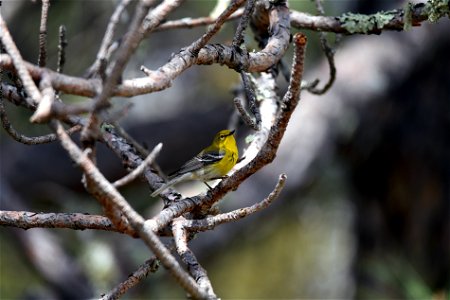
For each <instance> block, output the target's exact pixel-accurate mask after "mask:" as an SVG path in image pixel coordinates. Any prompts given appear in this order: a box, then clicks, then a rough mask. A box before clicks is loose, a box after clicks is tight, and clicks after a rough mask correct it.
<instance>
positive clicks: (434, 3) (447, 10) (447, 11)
mask: <svg viewBox="0 0 450 300" xmlns="http://www.w3.org/2000/svg"><path fill="white" fill-rule="evenodd" d="M425 11H426V12H427V13H428V21H430V22H433V23H435V22H437V20H439V19H440V18H442V17H444V16H445V15H448V16H449V17H450V6H449V0H430V1H428V2H427V3H426V4H425Z"/></svg>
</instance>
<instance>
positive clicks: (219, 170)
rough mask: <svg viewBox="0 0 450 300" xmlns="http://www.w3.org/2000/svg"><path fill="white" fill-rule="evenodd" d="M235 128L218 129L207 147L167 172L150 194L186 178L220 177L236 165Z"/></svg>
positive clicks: (159, 191) (205, 179)
mask: <svg viewBox="0 0 450 300" xmlns="http://www.w3.org/2000/svg"><path fill="white" fill-rule="evenodd" d="M234 132H235V130H228V129H224V130H221V131H219V132H218V133H217V134H216V135H215V136H214V139H213V141H212V143H211V145H209V146H208V147H206V148H205V149H203V150H202V151H200V153H198V154H197V155H196V156H194V157H193V158H192V159H190V160H188V161H187V162H186V163H185V164H184V165H182V166H181V167H180V169H178V170H177V171H175V172H173V173H172V174H169V181H168V182H166V183H164V184H163V185H162V186H161V187H159V188H158V189H156V190H155V191H154V192H153V193H152V194H151V196H152V197H156V196H158V195H159V194H161V193H162V192H163V191H165V190H166V189H168V188H169V187H171V186H173V185H175V184H177V183H179V182H182V181H188V180H201V181H203V182H204V183H205V184H206V185H207V186H208V187H209V188H210V186H209V185H208V184H207V183H206V181H208V180H214V179H222V178H224V177H226V175H227V173H228V172H229V171H230V170H231V169H232V168H233V167H234V166H235V165H236V163H237V161H238V157H239V151H238V147H237V145H236V140H235V138H234Z"/></svg>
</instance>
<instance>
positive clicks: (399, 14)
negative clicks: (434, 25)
mask: <svg viewBox="0 0 450 300" xmlns="http://www.w3.org/2000/svg"><path fill="white" fill-rule="evenodd" d="M428 5H429V2H428V3H427V4H423V3H418V4H415V5H413V6H412V8H411V25H413V26H420V24H421V23H422V22H424V21H426V20H428V18H429V13H428V10H429V9H428ZM404 17H405V12H404V10H403V9H396V10H392V11H389V12H378V13H376V14H372V15H362V14H344V15H342V16H338V17H333V16H313V15H310V14H308V13H303V12H298V11H291V24H292V26H293V27H295V28H298V29H310V30H314V31H327V32H335V33H344V34H380V33H381V32H382V31H384V30H396V31H402V30H403V29H404V26H405V22H407V20H405V18H404Z"/></svg>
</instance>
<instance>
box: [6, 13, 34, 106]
mask: <svg viewBox="0 0 450 300" xmlns="http://www.w3.org/2000/svg"><path fill="white" fill-rule="evenodd" d="M0 39H1V41H2V43H3V45H4V47H5V49H6V52H8V53H9V55H10V58H11V62H12V64H13V65H14V67H15V68H16V70H17V73H18V74H19V77H20V79H21V80H22V84H23V86H24V88H25V90H26V92H27V94H28V96H29V97H30V98H26V99H27V100H28V99H31V100H32V102H31V103H29V104H30V105H36V104H38V103H39V102H40V101H41V93H40V92H39V90H38V88H37V86H36V85H35V84H34V81H33V79H32V78H31V76H30V74H29V73H28V70H27V67H26V65H25V63H24V60H23V59H22V56H21V55H20V52H19V49H17V46H16V44H15V43H14V41H13V39H12V37H11V34H10V33H9V30H8V27H7V26H6V23H5V21H4V20H3V17H2V16H1V15H0ZM1 55H2V56H3V55H4V54H1Z"/></svg>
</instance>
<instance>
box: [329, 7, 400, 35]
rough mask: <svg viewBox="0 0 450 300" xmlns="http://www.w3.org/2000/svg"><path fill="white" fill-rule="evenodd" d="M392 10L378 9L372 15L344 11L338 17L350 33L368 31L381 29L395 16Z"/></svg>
mask: <svg viewBox="0 0 450 300" xmlns="http://www.w3.org/2000/svg"><path fill="white" fill-rule="evenodd" d="M395 14H396V12H395V11H394V10H390V11H386V12H384V11H380V12H377V13H376V14H373V15H362V14H354V13H345V14H344V15H342V17H338V19H339V22H341V24H342V27H344V28H345V29H347V30H348V32H350V33H364V34H366V33H368V32H369V31H372V30H374V29H375V28H376V29H380V30H381V29H383V27H384V26H385V25H386V24H388V23H389V22H390V21H391V20H392V19H393V18H394V16H395Z"/></svg>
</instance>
